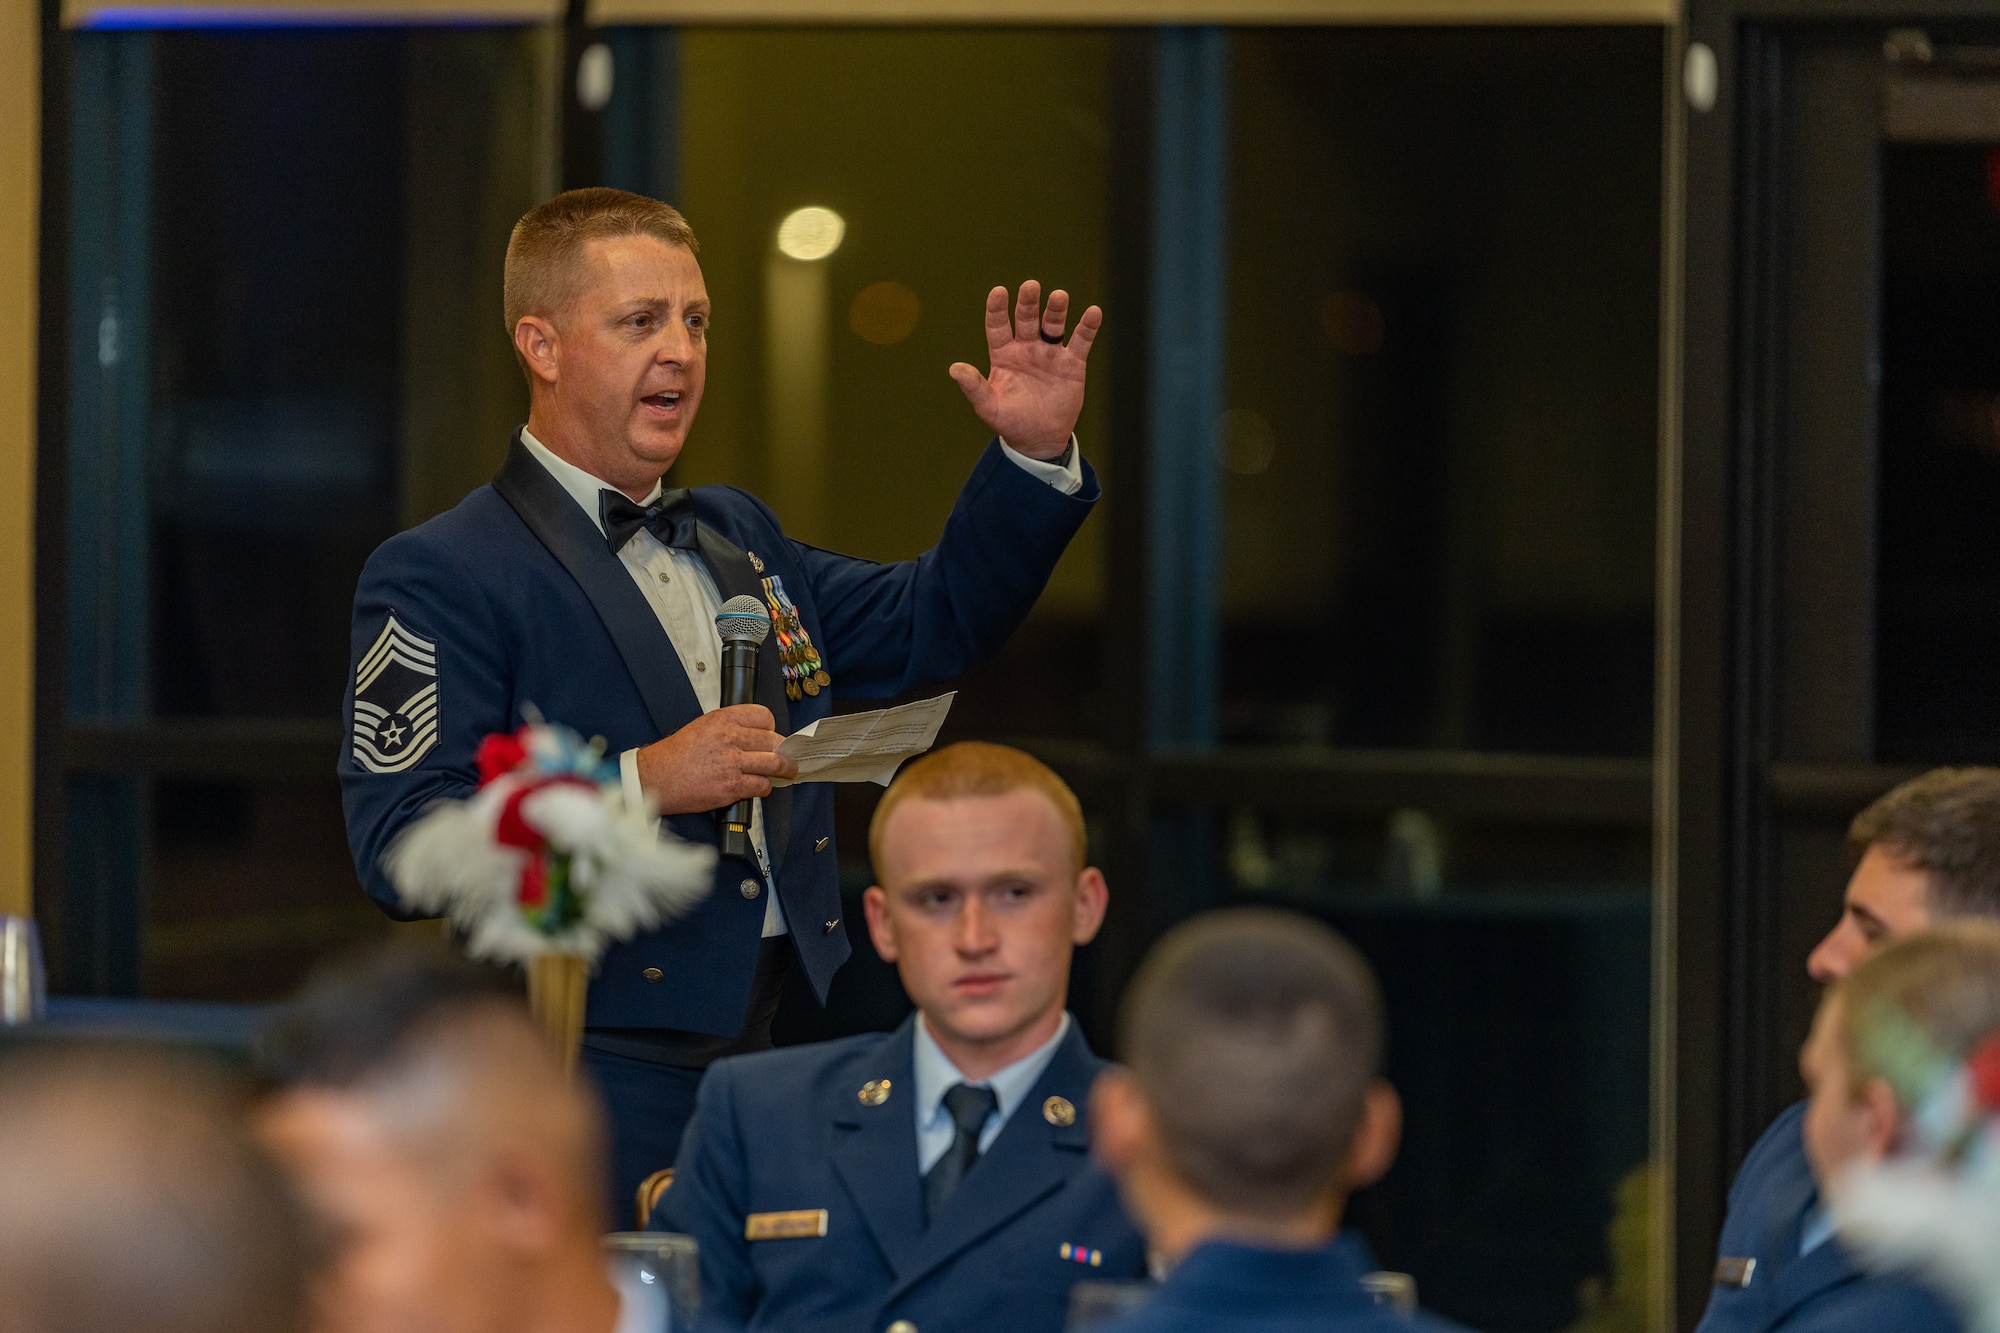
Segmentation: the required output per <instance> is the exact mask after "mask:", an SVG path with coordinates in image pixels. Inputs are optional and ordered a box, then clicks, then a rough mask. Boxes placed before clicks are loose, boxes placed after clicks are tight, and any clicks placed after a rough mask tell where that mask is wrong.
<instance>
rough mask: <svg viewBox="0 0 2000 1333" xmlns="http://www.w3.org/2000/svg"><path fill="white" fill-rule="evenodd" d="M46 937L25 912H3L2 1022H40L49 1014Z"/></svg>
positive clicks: (0, 921)
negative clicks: (44, 953) (44, 963)
mask: <svg viewBox="0 0 2000 1333" xmlns="http://www.w3.org/2000/svg"><path fill="white" fill-rule="evenodd" d="M48 1007H49V988H48V977H47V975H46V974H45V973H44V972H43V971H42V940H41V936H40V935H39V934H38V933H37V932H36V930H35V923H34V921H33V920H32V919H31V918H28V917H25V916H11V915H7V916H0V1026H4V1027H13V1026H16V1025H17V1024H21V1023H38V1022H40V1021H41V1020H42V1019H43V1018H45V1017H47V1015H48Z"/></svg>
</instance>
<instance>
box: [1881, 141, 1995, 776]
mask: <svg viewBox="0 0 2000 1333" xmlns="http://www.w3.org/2000/svg"><path fill="white" fill-rule="evenodd" d="M1883 201H1884V221H1885V225H1884V227H1883V233H1882V245H1883V286H1882V426H1881V469H1882V471H1881V485H1880V495H1881V511H1880V529H1879V541H1880V548H1879V552H1878V555H1877V559H1878V561H1879V565H1878V569H1879V571H1880V577H1879V579H1878V581H1877V585H1876V596H1877V598H1878V599H1879V600H1878V602H1877V605H1876V708H1877V715H1876V747H1877V752H1878V755H1879V757H1881V758H1883V759H1888V760H1907V761H1911V762H1920V763H1921V762H1938V761H1948V760H1985V761H1988V762H1990V761H1992V760H1994V759H2000V688H1996V686H1995V681H1996V680H2000V147H1994V146H1990V145H1948V146H1933V145H1925V146H1915V145H1906V144H1895V145H1888V146H1885V147H1884V149H1883Z"/></svg>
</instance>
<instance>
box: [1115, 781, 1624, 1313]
mask: <svg viewBox="0 0 2000 1333" xmlns="http://www.w3.org/2000/svg"><path fill="white" fill-rule="evenodd" d="M1155 827H1156V830H1157V833H1156V843H1155V847H1156V850H1155V858H1154V863H1153V866H1152V874H1153V879H1152V882H1150V883H1149V884H1148V886H1147V887H1148V892H1149V895H1152V894H1156V893H1160V892H1162V891H1164V892H1165V893H1166V894H1167V895H1169V896H1177V895H1178V894H1179V893H1182V892H1191V893H1192V895H1193V896H1195V897H1196V898H1197V899H1199V898H1200V895H1201V894H1202V893H1203V892H1204V890H1203V889H1201V888H1199V887H1197V888H1195V889H1193V890H1192V891H1188V890H1184V889H1182V888H1181V887H1180V886H1179V885H1178V884H1177V883H1176V881H1177V880H1179V879H1182V878H1184V877H1185V876H1186V875H1187V874H1188V873H1189V869H1188V867H1184V866H1178V865H1174V864H1164V865H1163V864H1162V863H1161V856H1162V852H1163V850H1171V851H1173V852H1176V853H1178V854H1179V855H1181V856H1184V857H1191V858H1200V857H1206V858H1207V865H1206V867H1205V869H1206V870H1207V873H1208V876H1209V882H1210V884H1211V885H1213V886H1220V887H1219V888H1209V889H1207V890H1206V892H1207V893H1209V894H1211V895H1213V896H1210V897H1207V898H1206V899H1205V902H1206V903H1207V904H1215V905H1224V904H1226V905H1259V906H1276V907H1283V908H1288V909H1291V910H1296V911H1302V912H1305V913H1308V914H1310V915H1312V916H1315V917H1317V918H1319V919H1320V920H1323V921H1325V922H1327V923H1328V924H1330V925H1332V926H1333V927H1334V928H1335V929H1337V930H1339V931H1340V932H1341V933H1342V934H1344V935H1345V936H1346V937H1347V938H1348V939H1349V940H1350V941H1352V942H1353V943H1354V944H1355V946H1356V947H1358V948H1359V949H1360V950H1361V951H1362V953H1363V954H1364V955H1366V956H1367V958H1368V961H1369V963H1370V964H1371V965H1372V966H1373V967H1374V969H1375V972H1376V975H1377V977H1378V978H1379V980H1380V982H1381V985H1382V992H1383V998H1384V1002H1385V1004H1386V1006H1387V1013H1388V1021H1389V1045H1388V1063H1387V1073H1388V1077H1389V1079H1390V1081H1391V1082H1392V1083H1394V1085H1395V1086H1396V1089H1397V1091H1398V1092H1399V1093H1400V1094H1401V1096H1402V1099H1403V1106H1404V1111H1405V1116H1406V1124H1405V1132H1404V1138H1403V1146H1402V1149H1401V1151H1400V1153H1399V1154H1398V1156H1397V1160H1396V1165H1395V1166H1394V1167H1393V1168H1392V1169H1391V1171H1390V1173H1389V1175H1388V1176H1387V1177H1386V1178H1385V1179H1384V1180H1383V1181H1382V1182H1381V1183H1380V1184H1379V1185H1376V1186H1374V1187H1373V1188H1371V1189H1368V1190H1366V1191H1364V1192H1362V1193H1361V1194H1360V1195H1359V1196H1357V1198H1356V1200H1355V1203H1354V1208H1353V1214H1352V1216H1353V1218H1354V1221H1355V1224H1356V1225H1358V1226H1359V1227H1360V1228H1361V1229H1362V1230H1363V1232H1364V1234H1366V1235H1367V1237H1368V1239H1369V1241H1370V1243H1371V1245H1372V1246H1373V1247H1374V1248H1375V1251H1376V1257H1377V1259H1378V1260H1380V1261H1381V1263H1382V1264H1383V1265H1384V1266H1385V1267H1388V1268H1391V1269H1396V1270H1399V1271H1404V1272H1409V1273H1412V1274H1414V1275H1415V1277H1416V1279H1417V1289H1418V1291H1419V1293H1420V1294H1421V1296H1422V1297H1423V1300H1424V1304H1425V1305H1426V1306H1427V1307H1429V1308H1432V1309H1435V1310H1437V1311H1439V1312H1441V1313H1444V1314H1447V1315H1449V1316H1451V1317H1453V1318H1455V1319H1458V1320H1460V1321H1462V1322H1464V1323H1466V1324H1467V1325H1468V1326H1470V1327H1474V1328H1488V1329H1516V1330H1530V1329H1533V1330H1555V1329H1563V1328H1570V1327H1572V1326H1574V1325H1577V1324H1578V1319H1579V1316H1580V1315H1587V1314H1588V1313H1589V1312H1590V1311H1589V1308H1588V1305H1587V1303H1586V1302H1587V1300H1588V1299H1589V1298H1587V1297H1581V1296H1580V1292H1581V1291H1582V1290H1583V1288H1584V1287H1585V1285H1586V1284H1587V1283H1594V1284H1596V1285H1595V1286H1594V1288H1593V1290H1594V1291H1595V1292H1596V1293H1597V1294H1598V1296H1599V1297H1601V1296H1602V1294H1603V1292H1604V1290H1605V1289H1606V1284H1607V1283H1608V1282H1609V1281H1610V1280H1612V1279H1613V1278H1614V1277H1615V1278H1616V1279H1617V1280H1619V1281H1621V1282H1625V1283H1631V1284H1633V1286H1632V1290H1639V1289H1641V1287H1642V1284H1643V1282H1644V1280H1645V1274H1644V1272H1643V1271H1634V1270H1632V1269H1631V1267H1630V1263H1631V1261H1632V1259H1634V1258H1635V1257H1636V1256H1635V1255H1632V1254H1621V1253H1618V1252H1615V1251H1614V1250H1613V1249H1612V1247H1611V1245H1610V1242H1609V1240H1608V1231H1607V1228H1609V1227H1611V1226H1612V1225H1613V1224H1614V1220H1616V1221H1617V1222H1619V1223H1621V1224H1622V1225H1623V1226H1624V1227H1625V1230H1626V1231H1627V1232H1628V1233H1629V1234H1644V1233H1643V1231H1642V1230H1636V1229H1637V1228H1641V1227H1642V1226H1643V1214H1642V1213H1641V1212H1640V1211H1638V1209H1639V1207H1640V1205H1641V1203H1642V1201H1643V1197H1644V1193H1643V1183H1642V1182H1643V1179H1644V1176H1643V1173H1644V1171H1645V1169H1646V1162H1647V1159H1648V1153H1649V1133H1650V1120H1649V1116H1648V1106H1649V1096H1650V1093H1649V1079H1650V1070H1651V1060H1650V1056H1649V1050H1650V1036H1651V1030H1650V1024H1651V1017H1650V1015H1651V985H1652V982H1651V976H1652V967H1651V962H1652V960H1651V938H1652V894H1651V888H1650V883H1649V851H1650V840H1649V837H1648V833H1647V830H1646V829H1645V828H1644V827H1643V826H1631V827H1627V826H1605V825H1594V826H1581V827H1579V826H1560V825H1534V824H1522V823H1518V822H1495V821H1490V820H1475V819H1453V818H1449V817H1443V816H1438V815H1433V814H1428V813H1424V812H1420V811H1416V810H1399V811H1395V812H1393V813H1391V814H1389V815H1387V816H1378V817H1366V816H1360V815H1355V816H1330V815H1327V814H1324V813H1319V812H1312V811H1301V810H1277V809H1260V808H1257V807H1251V806H1238V807H1233V808H1231V807H1212V808H1206V809H1203V808H1195V809H1185V808H1182V809H1174V808H1168V809H1165V810H1162V811H1161V812H1159V814H1158V815H1157V816H1156V825H1155ZM1116 887H1117V886H1115V885H1114V886H1113V888H1114V891H1115V890H1116ZM1621 1265H1622V1267H1621Z"/></svg>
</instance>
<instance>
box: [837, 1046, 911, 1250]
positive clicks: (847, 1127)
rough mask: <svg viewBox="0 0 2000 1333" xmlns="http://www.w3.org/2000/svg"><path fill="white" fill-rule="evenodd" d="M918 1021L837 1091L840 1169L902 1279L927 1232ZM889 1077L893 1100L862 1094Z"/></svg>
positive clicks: (855, 1066) (853, 1069)
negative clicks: (914, 1050)
mask: <svg viewBox="0 0 2000 1333" xmlns="http://www.w3.org/2000/svg"><path fill="white" fill-rule="evenodd" d="M915 1034H916V1019H915V1017H914V1016H912V1017H910V1018H907V1019H905V1020H904V1021H903V1026H901V1027H900V1028H897V1029H896V1031H895V1032H894V1033H892V1034H891V1035H890V1036H889V1038H888V1040H886V1041H884V1042H882V1043H881V1044H880V1045H878V1046H877V1047H876V1048H875V1050H874V1051H873V1052H871V1053H870V1055H869V1056H868V1057H867V1058H866V1059H864V1060H859V1061H856V1062H855V1063H854V1064H853V1065H851V1066H850V1068H849V1077H848V1078H846V1079H845V1080H844V1081H842V1082H841V1083H839V1084H838V1086H836V1087H835V1088H833V1090H832V1097H833V1099H834V1104H833V1107H832V1118H833V1125H834V1140H833V1170H834V1174H835V1175H838V1176H839V1177H840V1179H841V1183H842V1184H844V1185H845V1186H846V1187H847V1192H848V1194H849V1195H850V1196H851V1197H852V1198H853V1200H854V1206H855V1208H856V1209H858V1210H859V1211H860V1213H861V1216H862V1219H863V1220H864V1221H865V1222H867V1224H868V1231H869V1233H870V1234H871V1235H873V1236H874V1238H875V1244H876V1246H877V1247H879V1248H880V1249H881V1251H882V1255H883V1257H884V1258H885V1259H887V1260H888V1261H889V1267H890V1269H891V1270H892V1271H893V1272H895V1273H896V1274H897V1275H898V1276H899V1277H900V1276H901V1274H902V1272H903V1268H904V1266H905V1265H906V1264H907V1263H908V1262H909V1259H910V1254H911V1249H912V1247H913V1246H914V1245H915V1244H916V1243H917V1242H918V1241H919V1240H921V1239H922V1237H923V1231H924V1197H923V1181H922V1179H921V1177H919V1176H918V1175H917V1112H916V1108H915V1106H914V1105H912V1102H913V1100H914V1099H915V1097H916V1095H917V1080H916V1077H915V1075H914V1073H913V1070H914V1068H915V1064H914V1061H913V1060H912V1058H911V1043H912V1042H913V1040H914V1039H915ZM879 1080H887V1082H888V1084H889V1096H888V1097H887V1099H886V1100H884V1101H882V1102H881V1103H880V1104H878V1105H875V1106H869V1105H867V1104H866V1103H864V1102H863V1101H862V1100H861V1095H860V1094H861V1089H862V1088H863V1087H864V1086H866V1085H867V1084H869V1083H873V1082H876V1081H879Z"/></svg>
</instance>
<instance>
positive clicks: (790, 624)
mask: <svg viewBox="0 0 2000 1333" xmlns="http://www.w3.org/2000/svg"><path fill="white" fill-rule="evenodd" d="M771 601H772V603H773V606H772V608H771V609H772V610H773V611H775V612H777V614H776V615H774V616H772V617H771V620H772V623H773V625H774V626H775V627H776V629H777V631H778V660H779V661H780V662H783V663H784V664H785V697H786V698H787V699H790V700H791V701H792V702H793V703H797V702H798V701H799V696H800V695H801V694H818V693H819V692H820V691H821V690H823V689H825V688H826V687H827V686H829V685H831V684H833V677H831V676H829V675H827V674H826V667H825V665H824V664H823V663H822V662H821V661H820V660H819V653H818V651H817V650H815V649H814V648H813V644H812V640H811V639H809V638H807V637H806V631H805V626H803V625H801V624H800V623H799V612H798V608H797V607H795V606H793V605H791V602H790V599H789V598H786V599H783V601H782V603H780V599H779V598H777V597H773V598H771Z"/></svg>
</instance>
